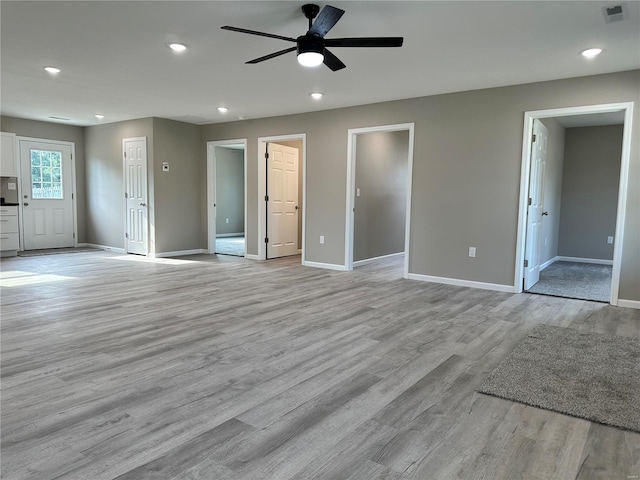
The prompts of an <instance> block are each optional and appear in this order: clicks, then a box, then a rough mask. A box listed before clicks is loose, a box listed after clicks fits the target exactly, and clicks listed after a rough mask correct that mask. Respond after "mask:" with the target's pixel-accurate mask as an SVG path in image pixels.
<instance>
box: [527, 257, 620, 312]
mask: <svg viewBox="0 0 640 480" xmlns="http://www.w3.org/2000/svg"><path fill="white" fill-rule="evenodd" d="M611 270H612V267H611V265H596V264H593V263H577V262H555V263H552V264H551V265H549V266H548V267H547V268H545V269H544V270H542V271H541V272H540V281H539V282H538V283H536V284H535V285H534V286H533V287H531V288H530V289H529V290H527V292H529V293H540V294H543V295H554V296H556V297H567V298H578V299H580V300H595V301H597V302H607V303H609V301H610V300H611Z"/></svg>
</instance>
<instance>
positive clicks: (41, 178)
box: [20, 139, 74, 250]
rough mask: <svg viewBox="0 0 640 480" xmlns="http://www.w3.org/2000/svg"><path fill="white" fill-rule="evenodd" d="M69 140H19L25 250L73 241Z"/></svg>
mask: <svg viewBox="0 0 640 480" xmlns="http://www.w3.org/2000/svg"><path fill="white" fill-rule="evenodd" d="M71 154H72V152H71V144H62V143H54V142H47V141H45V140H43V141H39V140H26V139H24V140H20V169H21V179H20V181H21V193H22V229H23V230H22V231H23V240H24V249H25V250H35V249H43V248H63V247H72V246H73V245H74V234H73V233H74V232H73V196H72V195H73V173H72V165H71V162H72V158H71Z"/></svg>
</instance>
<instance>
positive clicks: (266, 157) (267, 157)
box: [264, 152, 269, 160]
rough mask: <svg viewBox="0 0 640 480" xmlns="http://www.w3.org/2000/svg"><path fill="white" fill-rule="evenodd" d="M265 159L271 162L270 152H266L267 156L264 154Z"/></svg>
mask: <svg viewBox="0 0 640 480" xmlns="http://www.w3.org/2000/svg"><path fill="white" fill-rule="evenodd" d="M264 158H265V159H267V160H269V152H265V154H264Z"/></svg>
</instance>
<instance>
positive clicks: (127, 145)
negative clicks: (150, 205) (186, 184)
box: [122, 137, 148, 255]
mask: <svg viewBox="0 0 640 480" xmlns="http://www.w3.org/2000/svg"><path fill="white" fill-rule="evenodd" d="M122 143H123V149H124V181H125V187H124V196H125V208H126V219H125V222H126V224H125V250H126V251H127V253H136V254H138V255H146V254H147V231H148V227H147V139H146V137H142V138H125V139H124V140H123V142H122Z"/></svg>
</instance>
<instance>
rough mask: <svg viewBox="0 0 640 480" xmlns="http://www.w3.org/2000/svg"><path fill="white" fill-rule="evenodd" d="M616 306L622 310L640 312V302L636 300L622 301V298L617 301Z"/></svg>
mask: <svg viewBox="0 0 640 480" xmlns="http://www.w3.org/2000/svg"><path fill="white" fill-rule="evenodd" d="M618 306H619V307H622V308H635V309H636V310H640V301H638V300H624V299H622V298H619V299H618Z"/></svg>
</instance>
